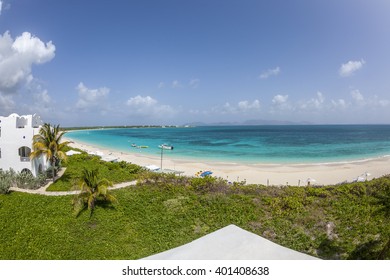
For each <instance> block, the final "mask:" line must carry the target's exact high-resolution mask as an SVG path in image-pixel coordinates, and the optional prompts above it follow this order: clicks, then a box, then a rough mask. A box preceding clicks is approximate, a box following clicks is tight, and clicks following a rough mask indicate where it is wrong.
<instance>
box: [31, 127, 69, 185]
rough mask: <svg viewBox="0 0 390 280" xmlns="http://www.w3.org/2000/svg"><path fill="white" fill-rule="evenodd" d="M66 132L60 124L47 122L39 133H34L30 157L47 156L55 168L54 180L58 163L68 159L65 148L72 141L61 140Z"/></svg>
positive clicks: (53, 168)
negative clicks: (53, 124)
mask: <svg viewBox="0 0 390 280" xmlns="http://www.w3.org/2000/svg"><path fill="white" fill-rule="evenodd" d="M65 133H66V132H65V131H61V130H60V126H59V125H57V126H51V125H50V124H49V123H45V124H44V125H43V126H42V127H41V128H40V130H39V134H37V135H34V137H33V152H32V153H31V155H30V158H31V159H34V158H38V157H40V156H41V155H45V156H46V160H47V161H49V163H50V166H51V168H52V170H53V182H54V180H55V176H56V171H55V169H56V168H55V167H56V164H58V162H59V161H61V160H64V161H66V159H67V156H66V154H65V152H64V148H65V146H66V145H68V144H69V143H70V142H69V141H65V142H61V139H62V137H63V136H64V134H65Z"/></svg>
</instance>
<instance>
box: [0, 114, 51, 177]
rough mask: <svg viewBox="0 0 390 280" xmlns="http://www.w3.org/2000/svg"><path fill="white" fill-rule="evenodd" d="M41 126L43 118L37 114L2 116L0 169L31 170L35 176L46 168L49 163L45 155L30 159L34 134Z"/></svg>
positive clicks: (0, 123)
mask: <svg viewBox="0 0 390 280" xmlns="http://www.w3.org/2000/svg"><path fill="white" fill-rule="evenodd" d="M41 126H42V120H41V118H40V117H39V116H38V115H36V114H34V115H25V116H19V115H17V114H11V115H9V116H8V117H2V116H0V169H3V170H9V169H11V168H12V169H13V170H15V171H17V172H22V171H27V170H29V171H31V173H32V174H33V175H34V176H37V175H38V174H39V173H41V172H43V171H45V170H46V168H47V166H48V163H47V162H46V159H45V158H44V157H43V156H41V157H39V158H37V159H34V160H31V159H30V154H31V152H32V142H33V136H34V135H35V134H38V133H39V129H40V128H41Z"/></svg>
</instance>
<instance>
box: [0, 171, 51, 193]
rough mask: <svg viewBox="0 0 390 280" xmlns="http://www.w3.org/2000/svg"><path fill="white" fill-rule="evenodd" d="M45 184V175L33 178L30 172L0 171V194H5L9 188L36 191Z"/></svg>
mask: <svg viewBox="0 0 390 280" xmlns="http://www.w3.org/2000/svg"><path fill="white" fill-rule="evenodd" d="M45 183H46V175H45V174H40V175H38V176H37V177H34V176H33V175H32V174H31V173H30V172H15V171H14V170H13V169H10V170H6V171H4V170H0V194H6V193H8V192H9V190H10V188H11V187H17V188H20V189H38V188H40V187H42V186H43V185H44V184H45Z"/></svg>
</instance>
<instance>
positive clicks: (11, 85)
mask: <svg viewBox="0 0 390 280" xmlns="http://www.w3.org/2000/svg"><path fill="white" fill-rule="evenodd" d="M54 56H55V46H54V45H53V44H52V42H51V41H50V42H48V43H46V44H45V43H43V42H42V41H41V40H40V39H39V38H37V37H35V36H32V35H31V34H30V33H28V32H24V33H23V34H22V35H21V36H18V37H16V39H15V40H13V38H12V37H11V35H10V34H9V32H8V31H7V32H5V33H4V34H3V35H0V93H16V92H17V90H18V89H19V88H20V87H21V86H22V85H25V84H28V83H29V82H31V81H32V80H33V75H32V65H33V64H43V63H46V62H48V61H50V60H52V59H53V58H54Z"/></svg>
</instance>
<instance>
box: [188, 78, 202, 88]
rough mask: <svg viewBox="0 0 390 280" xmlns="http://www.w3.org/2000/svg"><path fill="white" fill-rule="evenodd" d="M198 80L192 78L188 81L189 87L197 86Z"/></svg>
mask: <svg viewBox="0 0 390 280" xmlns="http://www.w3.org/2000/svg"><path fill="white" fill-rule="evenodd" d="M199 83H200V80H199V79H192V80H191V81H190V83H189V85H190V87H191V88H197V87H198V86H199Z"/></svg>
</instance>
